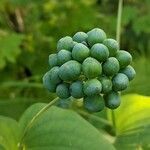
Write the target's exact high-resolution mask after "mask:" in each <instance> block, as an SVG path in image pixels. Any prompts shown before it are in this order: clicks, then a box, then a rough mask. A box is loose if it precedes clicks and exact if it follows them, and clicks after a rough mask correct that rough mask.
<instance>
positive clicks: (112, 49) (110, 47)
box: [103, 39, 119, 57]
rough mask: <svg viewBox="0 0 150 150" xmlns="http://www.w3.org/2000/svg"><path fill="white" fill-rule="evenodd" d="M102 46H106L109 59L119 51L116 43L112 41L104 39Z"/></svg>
mask: <svg viewBox="0 0 150 150" xmlns="http://www.w3.org/2000/svg"><path fill="white" fill-rule="evenodd" d="M103 44H104V45H105V46H107V48H108V50H109V57H112V56H115V55H116V53H117V51H118V50H119V45H118V42H117V41H116V40H114V39H105V40H104V42H103Z"/></svg>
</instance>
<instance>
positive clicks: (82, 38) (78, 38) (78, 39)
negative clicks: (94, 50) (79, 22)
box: [73, 32, 88, 43]
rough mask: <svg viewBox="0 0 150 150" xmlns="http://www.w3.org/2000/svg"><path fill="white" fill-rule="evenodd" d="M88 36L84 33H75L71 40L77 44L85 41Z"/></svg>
mask: <svg viewBox="0 0 150 150" xmlns="http://www.w3.org/2000/svg"><path fill="white" fill-rule="evenodd" d="M87 37H88V35H87V34H86V33H84V32H77V33H76V34H75V35H74V36H73V40H74V41H76V42H78V43H82V42H83V41H86V39H87Z"/></svg>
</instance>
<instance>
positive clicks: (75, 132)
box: [19, 104, 114, 150]
mask: <svg viewBox="0 0 150 150" xmlns="http://www.w3.org/2000/svg"><path fill="white" fill-rule="evenodd" d="M44 106H45V104H35V105H32V106H31V107H30V108H29V109H27V111H26V112H25V113H24V115H23V116H22V118H21V119H20V122H19V124H20V126H21V130H22V133H23V131H24V130H25V128H26V126H27V124H28V123H29V122H30V121H31V119H32V118H33V116H35V114H36V113H37V112H38V111H39V110H41V108H43V107H44ZM23 147H24V148H25V149H27V150H28V149H30V150H33V149H34V150H41V149H42V150H48V149H51V150H76V149H81V150H98V149H107V150H114V147H113V146H112V145H111V144H110V143H109V142H108V141H107V140H106V139H105V138H104V137H103V135H102V134H101V133H100V132H99V131H98V130H97V129H96V128H94V127H93V126H92V125H90V124H89V123H88V122H87V121H85V120H84V119H83V118H82V117H80V116H79V115H78V114H77V113H75V112H73V111H71V110H64V109H60V108H57V107H51V108H49V109H48V110H47V111H44V112H43V113H42V114H41V115H40V116H39V117H38V118H37V119H36V120H35V121H34V122H33V123H32V125H31V126H30V128H29V129H28V130H27V133H26V134H25V136H24V139H23Z"/></svg>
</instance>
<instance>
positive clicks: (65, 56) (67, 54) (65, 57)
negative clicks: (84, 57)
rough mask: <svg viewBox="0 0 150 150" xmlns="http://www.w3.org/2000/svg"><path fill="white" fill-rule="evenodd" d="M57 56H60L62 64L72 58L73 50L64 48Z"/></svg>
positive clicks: (59, 59)
mask: <svg viewBox="0 0 150 150" xmlns="http://www.w3.org/2000/svg"><path fill="white" fill-rule="evenodd" d="M57 58H58V64H59V65H62V64H64V63H65V62H67V61H69V60H71V52H69V51H67V50H64V49H62V50H60V51H59V52H58V54H57Z"/></svg>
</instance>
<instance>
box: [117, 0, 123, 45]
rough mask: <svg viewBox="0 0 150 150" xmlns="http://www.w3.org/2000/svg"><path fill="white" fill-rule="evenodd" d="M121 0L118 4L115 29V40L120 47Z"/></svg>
mask: <svg viewBox="0 0 150 150" xmlns="http://www.w3.org/2000/svg"><path fill="white" fill-rule="evenodd" d="M122 8H123V0H119V2H118V14H117V28H116V40H117V41H118V43H119V47H120V34H121V17H122Z"/></svg>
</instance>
